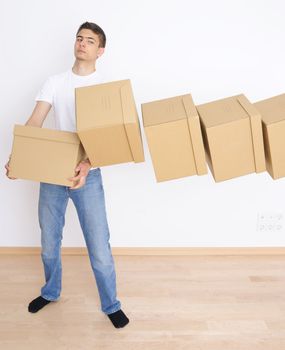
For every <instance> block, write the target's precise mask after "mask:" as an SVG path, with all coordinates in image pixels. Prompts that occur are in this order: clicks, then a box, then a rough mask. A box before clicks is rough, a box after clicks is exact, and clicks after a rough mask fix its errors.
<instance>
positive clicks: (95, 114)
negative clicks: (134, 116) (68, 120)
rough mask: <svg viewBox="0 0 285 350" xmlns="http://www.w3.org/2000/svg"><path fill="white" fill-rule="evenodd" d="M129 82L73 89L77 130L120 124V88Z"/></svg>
mask: <svg viewBox="0 0 285 350" xmlns="http://www.w3.org/2000/svg"><path fill="white" fill-rule="evenodd" d="M128 84H129V80H118V81H114V82H109V83H104V84H97V85H91V86H84V87H80V88H76V89H75V100H76V102H75V108H76V121H77V130H86V129H90V128H94V127H100V126H110V125H117V124H122V123H123V122H124V120H123V111H122V101H121V88H122V86H125V85H128Z"/></svg>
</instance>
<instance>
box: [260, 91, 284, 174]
mask: <svg viewBox="0 0 285 350" xmlns="http://www.w3.org/2000/svg"><path fill="white" fill-rule="evenodd" d="M254 106H255V107H256V108H257V109H258V111H259V112H260V114H261V118H262V124H263V137H264V147H265V156H266V169H267V171H268V173H269V174H270V175H271V177H272V178H273V179H279V178H281V177H284V176H285V137H284V135H285V94H282V95H278V96H274V97H271V98H269V99H266V100H263V101H259V102H256V103H254Z"/></svg>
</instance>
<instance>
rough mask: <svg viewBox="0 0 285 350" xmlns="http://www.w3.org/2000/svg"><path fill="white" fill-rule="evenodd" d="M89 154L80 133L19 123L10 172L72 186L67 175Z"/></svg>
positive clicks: (16, 127)
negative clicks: (80, 138) (84, 147)
mask: <svg viewBox="0 0 285 350" xmlns="http://www.w3.org/2000/svg"><path fill="white" fill-rule="evenodd" d="M85 156H86V155H85V152H84V149H83V147H82V145H81V144H80V140H79V138H78V136H77V135H76V133H72V132H68V131H59V130H51V129H43V128H37V127H32V126H23V125H15V127H14V141H13V148H12V156H11V160H10V171H9V175H10V176H12V177H16V178H19V179H26V180H34V181H40V182H46V183H51V184H56V185H64V186H72V185H73V184H72V182H70V181H68V180H67V178H69V177H72V176H74V175H75V171H74V169H75V168H76V166H77V164H78V163H79V162H80V161H81V160H82V159H83V158H84V157H85Z"/></svg>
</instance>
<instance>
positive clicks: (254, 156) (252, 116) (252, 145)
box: [197, 95, 265, 182]
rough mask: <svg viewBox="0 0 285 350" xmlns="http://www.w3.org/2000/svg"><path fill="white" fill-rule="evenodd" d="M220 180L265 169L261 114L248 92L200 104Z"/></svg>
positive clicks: (212, 164)
mask: <svg viewBox="0 0 285 350" xmlns="http://www.w3.org/2000/svg"><path fill="white" fill-rule="evenodd" d="M197 110H198V113H199V115H200V119H201V127H202V134H203V139H204V144H205V150H206V158H207V162H208V165H209V167H210V169H211V172H212V174H213V176H214V179H215V181H216V182H218V181H224V180H228V179H232V178H235V177H238V176H242V175H246V174H250V173H253V172H257V173H259V172H262V171H265V156H264V147H263V137H262V125H261V116H260V114H259V112H258V111H257V109H256V108H255V107H254V106H253V105H252V104H251V103H250V102H249V101H248V99H247V98H246V97H245V96H244V95H237V96H233V97H228V98H224V99H221V100H217V101H213V102H209V103H205V104H201V105H198V106H197Z"/></svg>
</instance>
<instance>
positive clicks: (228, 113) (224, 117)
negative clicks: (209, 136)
mask: <svg viewBox="0 0 285 350" xmlns="http://www.w3.org/2000/svg"><path fill="white" fill-rule="evenodd" d="M238 96H240V95H238ZM238 96H232V97H227V98H223V99H220V100H216V101H213V102H208V103H204V104H201V105H198V106H196V107H197V110H198V112H199V115H200V117H201V119H202V121H203V124H204V125H205V126H206V127H207V128H210V127H213V126H217V125H220V124H226V123H231V122H233V121H236V120H240V119H242V118H248V114H247V113H246V111H245V110H244V109H243V108H241V106H240V104H239V102H238V100H237V97H238Z"/></svg>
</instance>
